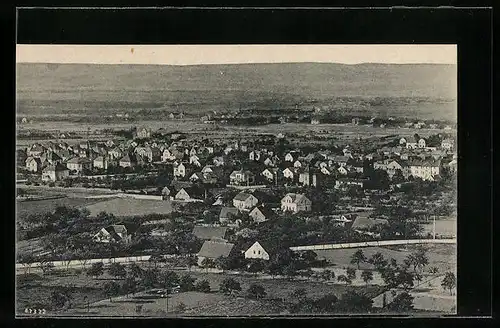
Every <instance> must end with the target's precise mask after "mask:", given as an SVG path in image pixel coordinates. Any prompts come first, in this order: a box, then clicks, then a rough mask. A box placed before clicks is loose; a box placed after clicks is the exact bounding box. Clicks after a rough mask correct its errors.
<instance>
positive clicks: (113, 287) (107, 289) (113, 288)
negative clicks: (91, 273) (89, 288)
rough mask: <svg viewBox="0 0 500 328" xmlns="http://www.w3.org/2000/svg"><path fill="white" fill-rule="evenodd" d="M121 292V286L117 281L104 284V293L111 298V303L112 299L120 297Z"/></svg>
mask: <svg viewBox="0 0 500 328" xmlns="http://www.w3.org/2000/svg"><path fill="white" fill-rule="evenodd" d="M119 292H120V285H118V283H117V282H116V281H108V282H106V283H105V284H104V293H105V294H106V296H108V297H109V301H110V302H112V299H111V297H113V296H116V295H118V293H119Z"/></svg>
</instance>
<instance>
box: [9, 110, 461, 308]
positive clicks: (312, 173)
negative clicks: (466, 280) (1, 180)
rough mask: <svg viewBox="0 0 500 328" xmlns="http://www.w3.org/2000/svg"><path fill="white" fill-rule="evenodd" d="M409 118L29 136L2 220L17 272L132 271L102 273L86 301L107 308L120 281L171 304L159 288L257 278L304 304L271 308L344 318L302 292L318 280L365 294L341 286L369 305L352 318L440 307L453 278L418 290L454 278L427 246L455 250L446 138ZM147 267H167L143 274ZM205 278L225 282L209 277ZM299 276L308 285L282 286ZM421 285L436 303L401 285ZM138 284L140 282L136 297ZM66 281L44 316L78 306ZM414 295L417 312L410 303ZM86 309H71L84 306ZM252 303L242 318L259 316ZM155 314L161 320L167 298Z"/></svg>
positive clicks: (258, 292)
mask: <svg viewBox="0 0 500 328" xmlns="http://www.w3.org/2000/svg"><path fill="white" fill-rule="evenodd" d="M310 123H311V125H317V124H318V122H316V121H311V122H310ZM353 124H356V125H357V124H358V122H357V121H356V122H354V120H353ZM417 124H419V123H417ZM421 124H422V125H424V124H425V123H421ZM384 127H385V126H380V127H378V128H382V129H384ZM411 127H412V128H414V129H413V130H410V131H413V132H415V133H414V134H413V135H412V133H411V132H410V133H409V132H406V133H404V134H402V135H394V134H390V135H383V136H380V137H373V136H371V137H368V138H361V137H357V138H350V139H349V138H346V139H341V140H339V141H337V142H336V143H335V144H328V143H324V142H322V141H320V142H317V143H314V142H313V141H311V140H308V139H307V136H303V137H297V135H295V136H293V135H291V136H290V135H287V133H286V132H285V133H277V134H272V133H263V134H255V135H252V136H249V135H245V136H244V137H237V136H234V135H231V136H230V137H224V136H223V137H221V138H218V139H217V138H213V136H212V138H206V137H205V138H202V137H200V136H199V135H198V134H195V133H189V132H178V131H175V132H172V131H170V132H167V131H165V130H163V129H159V130H153V129H151V128H149V127H147V126H139V127H134V128H133V129H131V130H130V131H129V132H130V133H128V134H127V135H128V136H129V137H120V138H118V137H117V138H108V139H106V140H102V139H101V140H91V139H85V138H82V139H81V141H78V142H76V143H69V142H66V141H65V138H64V136H63V137H61V136H57V138H55V139H54V140H52V141H48V142H36V141H35V142H33V143H31V144H29V145H28V146H27V147H25V148H21V149H18V153H17V165H18V173H17V175H18V176H17V180H18V182H17V185H18V195H17V198H18V211H19V210H21V212H22V213H24V214H23V215H22V218H18V222H17V226H18V236H17V240H18V269H19V270H20V272H21V271H22V272H23V274H24V275H26V274H28V273H30V272H39V273H42V272H43V276H46V275H49V273H50V272H54V271H57V270H60V269H65V270H66V271H67V270H76V271H78V270H84V269H85V267H86V264H88V265H89V266H90V267H89V268H87V275H88V276H95V277H98V276H100V275H102V274H105V275H106V274H107V273H105V271H104V270H103V268H104V267H105V266H106V267H107V266H109V265H110V267H109V270H111V271H110V274H111V275H113V272H112V271H113V270H115V271H116V270H118V271H120V270H121V271H120V272H122V271H123V270H125V269H124V268H125V267H129V268H130V270H132V268H134V266H137V265H138V264H139V265H145V266H146V267H144V268H140V269H136V270H137V272H141V273H137V272H136V275H135V276H133V275H132V276H131V277H129V276H128V274H126V273H123V272H125V271H123V272H122V273H123V275H122V276H120V275H117V276H116V279H117V281H118V283H117V282H115V281H114V280H113V281H112V282H105V281H104V282H102V283H103V284H104V285H103V288H101V291H100V292H101V298H100V299H99V297H97V296H95V298H96V299H94V301H96V302H101V301H102V302H104V301H105V299H106V298H108V297H109V304H107V308H110V307H111V308H114V307H115V306H116V304H117V303H116V302H115V303H114V306H113V305H112V304H113V301H112V297H115V298H120V297H123V295H126V298H127V299H128V295H129V292H130V291H132V289H133V291H134V292H136V291H137V292H139V295H140V293H143V292H146V291H147V290H151V288H153V287H156V289H157V290H159V291H158V292H157V295H156V296H157V297H158V299H160V300H161V299H162V297H163V298H165V297H166V298H167V299H168V298H169V297H174V296H169V294H173V293H178V292H179V288H180V289H182V292H185V293H203V292H207V293H209V292H210V291H213V290H217V288H219V289H218V290H220V291H221V292H222V294H224V295H226V294H230V295H233V293H236V294H238V292H239V291H240V290H241V286H240V283H241V285H245V284H247V282H245V279H249V278H248V277H247V276H248V275H249V274H250V275H251V276H252V275H253V276H252V278H251V279H253V280H255V281H256V282H255V283H252V284H248V289H249V291H248V293H249V294H248V295H249V297H250V298H251V299H254V300H255V299H257V300H259V302H261V303H262V302H264V300H263V299H265V298H270V294H271V291H270V290H267V291H266V290H265V288H264V287H263V286H267V285H268V283H267V282H266V281H267V280H262V281H259V280H258V279H272V280H273V281H275V280H274V279H275V277H279V276H282V277H285V280H283V283H285V284H291V287H287V288H288V289H290V292H291V293H292V292H296V293H297V295H295V297H298V298H299V299H301V300H303V301H304V302H300V304H295V303H293V302H292V304H290V302H289V301H285V298H287V297H284V296H282V297H277V298H275V297H274V296H276V295H271V296H273V297H272V299H271V300H266V302H271V303H272V304H273V306H270V305H269V304H268V305H269V309H274V310H273V311H278V312H279V313H309V312H311V311H312V312H314V313H318V311H319V312H321V313H324V312H327V313H328V312H331V311H334V312H335V311H341V310H340V309H343V310H344V311H351V310H352V311H355V306H354V305H352V304H351V305H349V304H344V303H345V302H344V303H342V302H341V301H339V300H338V299H341V296H340V295H337V296H335V300H332V299H328V297H330V298H331V297H332V296H331V295H329V294H325V295H323V296H321V295H322V293H319V294H317V295H315V296H317V297H316V299H314V297H313V298H312V299H308V296H307V295H312V294H315V293H312V294H310V293H308V291H307V289H308V287H307V286H309V285H315V284H318V283H319V282H318V281H320V282H321V283H328V284H335V285H341V286H342V287H343V288H347V287H346V286H350V287H349V288H351V287H352V288H355V289H356V290H364V291H366V290H370V293H364V292H359V291H357V292H354V294H349V293H348V295H350V296H349V297H351V298H353V300H351V301H352V302H356V300H357V301H359V302H362V301H365V303H366V302H368V301H366V300H369V302H368V303H370V306H368V305H366V304H368V303H366V304H365V303H363V304H365V305H363V306H362V307H361V308H363V309H365V310H366V309H368V311H396V312H397V311H398V309H399V307H401V309H402V310H408V309H414V308H416V309H420V310H422V311H425V310H430V309H436V304H435V303H436V301H435V297H437V299H440V300H442V299H443V298H444V299H446V301H445V303H446V304H448V305H445V306H443V307H442V308H443V310H442V311H444V312H449V311H454V305H453V304H454V296H453V297H452V298H447V296H442V294H446V295H448V294H447V292H443V290H444V291H446V290H447V289H449V290H450V293H452V290H453V289H454V288H455V286H454V285H453V284H452V283H450V282H447V283H448V284H444V285H440V283H437V285H436V286H434V285H433V287H429V286H431V282H429V281H433V280H435V278H436V277H440V279H442V278H443V277H444V276H446V277H448V278H446V279H447V281H448V280H451V279H452V278H451V277H452V275H453V277H454V272H455V268H454V265H453V263H452V262H453V261H451V262H449V263H446V262H447V261H446V260H443V256H442V255H441V254H439V252H438V251H436V252H435V249H434V248H436V247H437V248H438V249H439V248H440V247H448V246H447V245H446V244H449V243H452V244H453V243H456V239H455V238H456V210H455V207H456V174H455V173H456V170H457V155H456V136H455V134H454V132H453V131H450V130H449V129H437V130H436V129H435V128H436V127H433V128H434V130H432V131H437V132H436V133H427V134H425V135H424V134H422V135H419V133H420V130H419V129H420V128H421V126H417V127H415V126H414V124H413V123H412V124H411ZM354 129H355V127H354ZM407 129H408V127H407ZM401 130H404V127H403V128H402V129H401ZM69 200H71V202H69ZM66 201H68V202H67V203H66ZM43 202H48V203H50V204H51V205H50V206H48V207H46V208H45V207H40V208H42V210H41V209H40V208H38V207H36V206H35V207H34V209H33V210H26V212H23V207H24V206H28V205H29V204H42V203H43ZM73 203H74V204H77V205H76V207H74V206H72V205H71V204H73ZM54 204H55V205H54ZM56 205H57V206H56ZM43 209H50V210H45V211H44V210H43ZM18 213H19V212H18ZM420 240H423V241H422V242H420ZM412 241H417V242H415V243H414V244H413V243H412ZM19 243H22V244H23V245H24V247H19ZM363 243H364V244H363ZM384 243H386V244H384ZM387 243H388V244H387ZM420 244H424V245H420ZM382 245H392V246H388V247H392V248H390V251H389V253H390V254H392V253H394V254H395V255H394V254H393V255H394V257H396V258H397V259H398V260H399V263H397V262H398V261H396V259H395V258H394V257H393V258H390V256H389V255H387V254H386V252H385V253H384V252H382V253H383V254H384V255H385V256H386V259H385V260H384V255H382V253H381V252H380V250H382V251H383V250H384V249H385V248H382ZM398 245H399V246H398ZM394 247H396V248H397V247H400V249H395V248H394ZM425 247H427V248H425ZM433 247H434V248H433ZM313 250H314V251H313ZM346 252H347V253H346ZM363 252H365V253H366V254H365V253H363ZM391 252H392V253H391ZM424 253H425V254H424ZM434 253H435V254H434ZM346 254H349V255H346ZM369 254H371V255H372V257H371V258H370V257H368V255H369ZM403 255H405V256H407V257H406V258H404V256H403ZM434 255H435V256H434ZM450 255H452V254H450ZM398 256H399V257H398ZM418 256H420V257H418ZM415 258H420V262H418V260H415ZM134 259H135V260H134ZM137 259H140V260H137ZM422 259H423V260H422ZM412 261H413V262H412ZM121 262H122V263H121ZM120 263H121V264H120ZM180 263H181V264H180ZM331 265H333V266H336V267H334V268H332V267H331ZM360 265H361V267H365V269H364V270H361V269H360ZM179 267H182V269H180V268H179ZM111 268H114V269H111ZM119 268H122V269H119ZM160 268H163V269H165V268H168V271H166V272H163V273H161V274H160V273H159V272H160V271H155V270H160ZM417 269H418V270H417ZM424 269H425V270H424ZM176 270H181V271H182V272H184V273H185V276H184V278H185V277H186V276H189V275H190V277H195V276H196V275H197V276H199V277H200V278H199V281H198V282H199V283H200V286H201V287H200V286H198V284H194V278H193V282H191V283H186V281H188V280H189V279H191V278H189V279H188V278H185V279H184V280H183V279H181V278H179V277H177V278H175V279H174V278H172V272H174V273H175V272H176ZM186 270H187V271H186ZM89 272H90V273H89ZM389 273H390V274H389ZM445 273H446V274H445ZM164 274H167V275H168V274H169V275H170V276H169V277H170V278H168V279H167V278H165V277H164ZM76 275H77V276H78V277H81V274H80V275H78V273H77V274H76ZM256 275H257V276H256ZM221 276H222V277H226V276H227V277H226V278H224V279H223V280H222V281H221V280H220V279H222V278H221ZM95 277H94V279H95ZM205 277H212V278H213V279H208V278H207V279H204V278H205ZM214 277H215V278H214ZM245 277H247V278H245ZM266 277H267V278H266ZM269 277H271V278H269ZM301 277H302V278H304V279H306V281H309V279H312V280H311V282H310V283H305V282H304V281H303V280H301V281H300V283H299V282H296V283H295V284H293V283H291V281H290V279H292V280H293V279H302V278H301ZM424 277H426V278H427V279H424ZM61 279H62V278H59V280H61ZM73 279H76V280H78V278H75V277H74V278H73ZM85 279H87V278H85ZM85 279H84V280H85ZM137 279H139V281H137ZM179 279H180V280H179ZM186 279H187V280H186ZM214 279H215V281H217V282H219V283H220V286H219V285H217V286H215V285H214ZM241 279H243V280H241ZM453 279H454V278H453ZM28 280H29V279H28ZM63 280H64V279H63ZM132 280H133V282H132ZM240 280H241V281H240ZM253 280H252V281H253ZM313 280H314V281H315V282H312V281H313ZM120 281H121V282H122V283H123V285H119V282H120ZM189 281H190V280H189ZM423 281H425V282H426V283H428V286H427V287H429V288H427V289H431V290H432V289H437V290H440V291H439V292H437V294H438V296H435V295H434V296H433V295H432V292H420V294H419V292H416V291H415V290H413V291H412V289H414V288H416V286H419V284H420V283H422V282H423ZM138 283H139V284H140V283H144V285H141V286H142V288H143V289H142V290H140V288H139V287H138V286H136V284H138ZM113 284H114V285H113ZM127 284H128V285H127ZM186 284H187V285H189V286H190V287H186V286H185V285H186ZM207 284H208V287H207ZM273 284H274V282H273ZM276 284H278V285H279V283H278V282H276ZM131 285H134V287H133V288H132V287H131ZM297 285H300V286H302V285H304V286H305V287H304V288H305V290H306V291H305V292H304V291H303V290H302V289H304V288H302V289H301V288H297V287H296V286H297ZM196 286H198V287H199V288H197V287H196ZM211 286H212V287H211ZM354 286H356V287H354ZM370 286H371V287H370ZM374 286H376V287H377V288H374ZM443 286H448V287H449V286H451V287H450V288H448V287H443ZM337 287H338V286H337ZM72 288H73V289H71V288H69V287H68V288H66V289H64V288H62V289H63V290H59V291H57V292H52V294H50V295H47V298H48V299H51V297H52V299H53V302H52V309H53V310H52V313H54V312H58V311H59V312H62V313H69V312H72V311H81V309H79V307H81V306H82V304H85V302H82V300H80V302H77V301H76V300H74V301H75V303H79V305H78V306H77V305H74V304H72V299H71V297H70V296H68V295H69V293H70V292H69V291H68V290H70V289H71V290H74V288H75V287H74V286H73V287H72ZM127 288H128V289H127ZM130 288H132V289H130ZM158 288H159V289H158ZM269 288H271V287H269ZM287 288H284V289H287ZM315 288H318V287H315ZM370 288H371V289H370ZM443 288H444V289H443ZM297 289H299V290H300V292H297ZM395 290H397V293H396V292H395ZM182 292H181V293H179V294H178V295H181V294H183V293H182ZM389 292H393V293H392V294H391V293H389ZM54 293H55V294H54ZM102 293H105V294H102ZM241 293H242V292H241ZM241 293H240V294H241ZM304 293H305V296H304ZM410 293H412V294H411V295H412V296H409V295H410ZM422 293H423V294H422ZM429 293H430V294H431V296H429ZM299 294H300V295H299ZM424 294H425V297H427V299H431V300H432V301H431V302H430V304H431V305H429V304H427V305H425V303H426V302H427V303H429V301H428V300H427V299H426V298H425V297H424V296H422V295H424ZM265 295H267V296H266V297H264V296H265ZM391 295H392V296H391ZM400 295H403V296H400ZM199 296H200V295H198V296H197V297H199ZM240 296H241V295H240ZM175 297H180V296H175ZM192 297H194V296H193V295H192ZM211 297H212V296H211ZM89 298H91V297H90V296H89ZM89 298H87V301H86V302H87V303H89V302H90V301H89ZM382 298H383V302H382ZM410 298H411V299H410ZM102 299H104V300H102ZM201 299H204V298H203V297H201ZM238 299H239V298H238ZM346 299H347V298H346ZM360 299H361V301H360ZM409 299H410V301H409ZM422 299H426V300H427V301H419V300H422ZM226 301H227V299H224V300H222V299H221V300H218V301H217V302H226ZM391 301H392V302H391ZM171 302H174V301H173V300H172V301H171ZM186 302H187V303H189V302H188V301H186V300H183V301H177V307H174V306H173V305H171V309H170V311H174V312H175V313H179V312H181V313H184V314H189V313H193V314H196V313H197V314H200V313H201V314H203V313H204V312H203V311H208V310H207V309H206V307H207V306H209V305H207V304H212V303H211V302H210V301H207V302H208V303H207V304H205V305H203V306H202V305H200V302H198V303H197V304H191V305H189V304H187V303H186ZM217 302H216V301H214V302H213V304H219V305H220V304H221V303H217ZM276 302H277V303H278V304H275V303H276ZM325 302H326V303H327V305H325V304H324V303H325ZM346 302H347V301H346ZM419 302H420V303H419ZM202 303H203V301H202ZM334 303H335V304H336V305H335V304H334ZM379 303H380V304H379ZM382 303H383V304H382ZM54 304H55V305H54ZM96 304H97V303H96ZM134 304H135V303H134ZM213 304H212V307H211V311H215V310H214V309H213V308H214V307H215V305H213ZM266 304H267V303H266ZM287 304H288V305H287ZM328 304H330V305H328ZM372 304H373V307H372ZM375 304H378V305H375ZM390 304H393V305H392V306H391V305H390ZM419 304H420V305H419ZM423 304H424V305H423ZM449 304H451V305H449ZM155 306H156V307H158V302H156V303H155ZM32 307H33V306H32V305H30V304H26V303H24V307H20V309H19V311H20V312H22V311H25V314H27V313H29V311H36V310H32ZM38 307H39V308H43V309H46V308H50V305H48V304H40V305H39V306H38ZM87 307H88V308H87V310H88V311H87V312H86V311H85V310H83V312H82V313H83V314H85V313H91V312H89V311H90V310H89V309H90V305H89V304H87ZM35 308H36V307H35ZM230 308H231V306H229V309H230ZM263 308H266V306H263V307H259V309H260V310H256V312H255V314H269V313H268V312H266V311H264V310H263ZM375 308H378V310H375ZM437 308H439V306H437ZM204 309H205V310H204ZM277 309H279V310H277ZM115 310H116V309H115ZM68 311H69V312H68ZM123 311H125V312H126V313H125V314H123V313H121V312H118V313H120V315H141V313H142V314H143V315H144V313H146V312H144V311H145V309H143V308H142V307H141V309H139V308H138V307H137V306H136V307H135V308H133V309H132V307H131V308H129V309H128V310H123ZM141 311H142V312H141ZM151 311H153V310H152V309H151ZM157 311H160V312H161V311H163V312H161V313H163V314H165V313H169V309H168V305H167V309H166V310H165V309H163V306H161V307H160V308H158V309H157ZM165 311H166V312H165ZM190 311H191V312H190ZM229 311H230V310H229ZM262 311H264V312H262ZM283 311H284V312H283ZM216 312H217V311H216ZM105 313H106V312H105V311H104V312H100V315H105ZM147 313H149V314H151V313H150V312H147ZM245 313H246V312H245ZM273 313H274V312H273ZM217 314H220V313H217ZM94 315H96V313H94Z"/></svg>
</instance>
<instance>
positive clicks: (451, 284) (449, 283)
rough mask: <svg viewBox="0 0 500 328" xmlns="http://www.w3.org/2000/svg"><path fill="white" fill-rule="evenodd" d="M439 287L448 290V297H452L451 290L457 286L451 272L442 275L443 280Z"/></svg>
mask: <svg viewBox="0 0 500 328" xmlns="http://www.w3.org/2000/svg"><path fill="white" fill-rule="evenodd" d="M441 286H442V287H443V288H444V289H448V290H449V291H450V295H452V291H453V288H455V287H456V286H457V278H456V277H455V274H454V273H453V272H446V273H445V274H444V278H443V280H442V281H441Z"/></svg>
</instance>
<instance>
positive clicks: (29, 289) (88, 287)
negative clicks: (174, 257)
mask: <svg viewBox="0 0 500 328" xmlns="http://www.w3.org/2000/svg"><path fill="white" fill-rule="evenodd" d="M176 271H177V272H178V273H179V274H186V273H188V274H189V275H191V276H192V277H193V278H196V279H206V280H208V281H209V283H210V286H211V289H212V292H211V293H208V294H205V293H197V292H188V293H179V294H174V295H172V296H171V298H170V299H169V309H171V310H173V309H174V307H175V306H176V305H177V304H178V303H180V302H182V303H184V304H185V305H186V306H187V308H188V310H187V311H186V314H187V315H223V316H224V315H252V314H253V315H265V314H279V313H280V312H281V310H283V308H279V307H277V306H276V302H274V301H273V300H274V299H285V300H286V299H289V294H290V293H291V292H292V291H293V290H295V289H296V288H305V289H306V290H307V296H308V297H310V298H315V299H316V298H320V297H322V296H323V295H327V294H335V295H337V296H338V297H340V296H341V295H342V294H343V293H345V292H346V291H347V290H353V289H354V290H358V291H360V292H363V293H365V294H367V295H368V296H370V297H374V296H375V295H377V294H379V293H380V291H381V288H380V287H378V286H368V287H365V286H362V287H357V286H346V285H327V284H324V283H320V282H312V281H303V280H294V281H289V280H286V279H270V278H266V279H264V278H259V277H255V276H242V275H231V277H232V278H234V279H236V280H237V281H239V282H240V284H241V288H242V292H241V293H240V294H239V296H240V297H233V296H225V295H221V294H218V293H217V292H218V289H219V284H220V282H221V281H222V279H224V278H227V277H228V274H225V273H222V274H216V273H204V272H187V271H185V270H180V271H178V270H176ZM31 275H32V277H36V279H34V280H30V281H29V282H27V281H25V275H20V276H18V281H17V293H18V297H17V308H18V311H22V310H23V309H24V308H25V307H30V306H31V307H34V306H42V307H44V306H47V304H46V302H47V300H48V297H49V296H50V293H51V292H52V291H53V290H55V288H57V286H65V285H68V284H71V285H74V287H75V288H76V289H75V292H74V293H73V304H74V308H73V309H71V310H69V311H63V312H62V313H60V314H68V315H76V314H78V315H85V314H90V315H100V316H112V315H128V316H132V315H135V305H136V304H142V305H143V306H144V308H143V309H144V310H148V311H149V312H148V313H147V314H148V315H151V314H154V313H155V312H157V311H159V310H164V309H165V306H166V300H165V299H162V298H160V297H158V295H149V296H148V295H147V293H137V294H136V297H132V296H130V298H128V299H127V298H126V297H125V296H123V297H118V298H113V301H112V302H110V301H109V299H108V298H107V297H106V296H105V295H104V293H103V288H102V287H103V285H104V284H105V283H106V282H107V281H109V280H110V279H111V277H110V276H109V275H108V274H107V273H106V274H104V275H103V276H101V277H99V278H97V279H94V278H91V277H88V276H86V275H85V274H77V275H75V271H74V270H71V269H70V270H69V271H68V272H66V271H65V270H60V271H55V272H54V273H52V274H50V275H46V276H43V275H41V274H38V275H33V274H31ZM252 283H258V284H260V285H262V286H263V287H264V288H265V290H266V292H267V296H266V297H265V298H264V299H263V300H259V301H255V302H251V301H249V300H247V299H244V298H243V297H245V296H246V290H247V289H248V287H249V286H250V285H251V284H252ZM38 295H42V296H43V298H40V297H38ZM85 296H86V297H87V299H88V300H89V301H90V303H91V305H90V312H89V313H87V311H86V310H85V309H84V305H85V301H84V297H85ZM42 300H43V301H42ZM43 302H45V304H43ZM40 303H42V304H40ZM92 303H93V304H92ZM246 303H248V304H247V306H246V307H245V306H244V305H245V304H246ZM233 307H234V311H233V310H229V309H233Z"/></svg>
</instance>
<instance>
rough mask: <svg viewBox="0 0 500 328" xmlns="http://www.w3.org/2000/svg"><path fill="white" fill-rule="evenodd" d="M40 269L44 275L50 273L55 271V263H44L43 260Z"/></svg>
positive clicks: (39, 265)
mask: <svg viewBox="0 0 500 328" xmlns="http://www.w3.org/2000/svg"><path fill="white" fill-rule="evenodd" d="M38 267H39V268H40V270H42V272H43V274H46V273H49V272H50V271H52V269H54V263H53V262H50V261H43V260H42V261H40V263H39V264H38Z"/></svg>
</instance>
